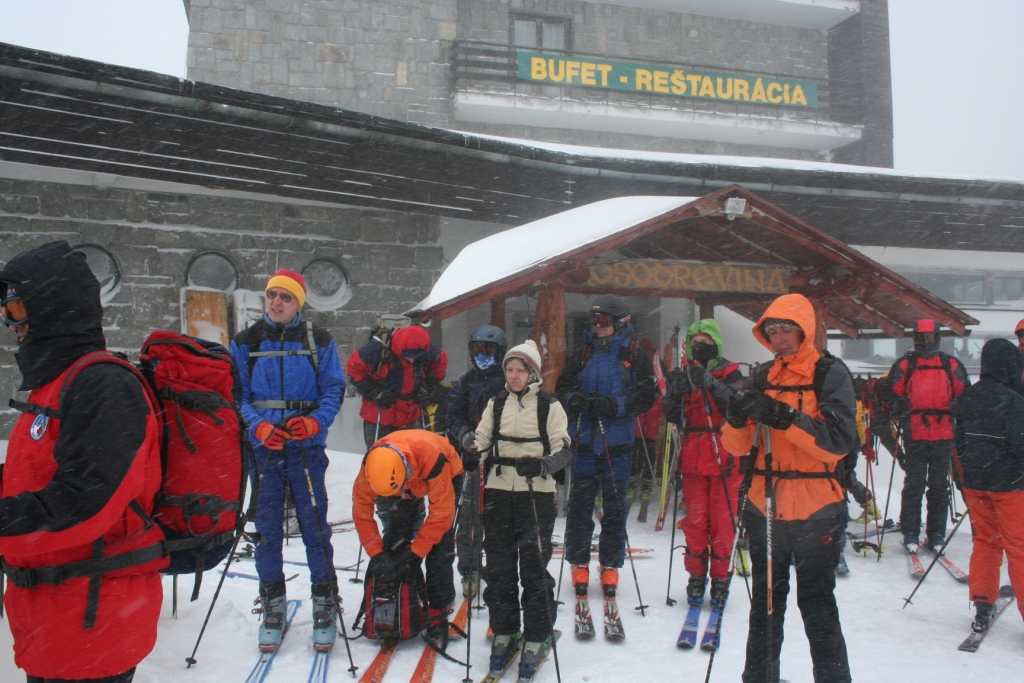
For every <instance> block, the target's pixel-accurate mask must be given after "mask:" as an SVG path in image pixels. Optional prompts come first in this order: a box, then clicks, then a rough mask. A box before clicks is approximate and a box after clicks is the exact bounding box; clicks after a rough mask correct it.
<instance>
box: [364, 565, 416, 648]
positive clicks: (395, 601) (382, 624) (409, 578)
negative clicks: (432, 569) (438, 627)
mask: <svg viewBox="0 0 1024 683" xmlns="http://www.w3.org/2000/svg"><path fill="white" fill-rule="evenodd" d="M363 588H364V590H363V604H362V605H360V607H359V614H357V615H356V628H358V626H359V621H360V619H361V618H365V620H366V621H365V623H364V624H363V633H364V634H365V635H366V637H367V638H370V639H371V640H383V641H388V642H395V641H399V640H408V639H409V638H414V637H416V636H417V635H419V633H420V631H422V630H423V629H425V628H426V627H427V621H428V619H429V616H428V611H427V594H426V587H425V584H424V581H423V571H422V570H421V569H420V568H419V567H418V566H417V567H415V568H414V569H411V570H409V572H408V573H407V575H406V576H403V577H402V578H401V579H396V580H388V581H382V580H381V579H379V578H377V577H376V576H375V575H373V574H372V573H370V572H367V575H366V583H365V584H364V587H363Z"/></svg>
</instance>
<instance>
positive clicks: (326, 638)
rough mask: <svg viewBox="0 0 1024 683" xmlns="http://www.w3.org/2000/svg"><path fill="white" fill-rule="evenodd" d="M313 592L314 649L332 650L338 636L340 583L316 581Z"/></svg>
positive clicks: (312, 588)
mask: <svg viewBox="0 0 1024 683" xmlns="http://www.w3.org/2000/svg"><path fill="white" fill-rule="evenodd" d="M311 591H312V594H313V649H314V650H316V651H317V652H330V650H331V648H333V647H334V641H335V640H336V639H337V638H338V626H337V620H338V604H339V602H340V600H339V598H338V584H337V582H335V581H324V582H322V583H314V584H313V585H312V586H311Z"/></svg>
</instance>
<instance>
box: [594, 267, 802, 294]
mask: <svg viewBox="0 0 1024 683" xmlns="http://www.w3.org/2000/svg"><path fill="white" fill-rule="evenodd" d="M589 268H590V277H589V278H588V279H587V282H586V284H585V285H584V286H585V287H595V288H597V287H602V288H608V287H615V288H617V289H644V290H664V291H666V292H743V293H752V294H788V293H789V269H787V268H779V267H773V266H754V265H728V264H724V263H700V262H697V261H641V260H627V261H616V262H614V263H593V264H591V265H590V267H589Z"/></svg>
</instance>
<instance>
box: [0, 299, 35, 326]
mask: <svg viewBox="0 0 1024 683" xmlns="http://www.w3.org/2000/svg"><path fill="white" fill-rule="evenodd" d="M0 315H2V316H3V320H4V325H8V326H14V325H24V324H25V323H27V322H28V311H27V310H25V302H24V301H22V300H21V297H20V296H11V297H8V298H6V299H4V300H3V302H2V303H0Z"/></svg>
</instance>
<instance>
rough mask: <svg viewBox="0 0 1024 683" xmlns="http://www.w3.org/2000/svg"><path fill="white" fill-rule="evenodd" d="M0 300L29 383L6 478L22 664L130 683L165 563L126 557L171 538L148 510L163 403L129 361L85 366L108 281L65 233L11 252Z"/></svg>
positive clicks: (45, 677) (145, 650)
mask: <svg viewBox="0 0 1024 683" xmlns="http://www.w3.org/2000/svg"><path fill="white" fill-rule="evenodd" d="M0 300H2V311H3V322H4V324H5V325H6V326H7V327H10V328H12V329H13V330H14V331H15V333H16V334H17V335H18V354H17V356H16V358H17V362H18V368H19V370H20V371H21V376H22V384H21V390H22V391H30V392H31V393H30V394H29V395H28V400H27V402H23V403H22V402H16V403H15V404H14V406H15V407H16V408H17V409H18V410H21V411H23V412H22V415H21V418H20V419H19V420H18V422H17V423H16V424H15V426H14V429H13V431H12V432H11V438H10V442H9V444H8V448H7V463H6V465H5V466H4V467H3V476H2V484H0V554H2V555H3V556H4V561H5V564H6V566H5V567H4V573H5V574H6V575H7V579H8V584H7V594H6V596H5V598H4V603H5V607H6V608H7V614H8V615H9V619H10V626H11V633H12V634H13V635H14V661H15V663H16V664H17V665H18V666H19V667H21V668H22V669H24V670H25V672H26V673H27V674H28V681H29V683H42V682H43V681H46V682H47V683H49V682H50V681H62V680H75V681H80V680H89V679H103V681H104V683H128V682H129V681H131V680H132V677H133V676H134V674H135V667H136V665H138V663H139V662H140V661H142V659H143V658H144V657H145V656H146V655H147V654H149V652H150V651H151V650H152V649H153V645H154V643H155V642H156V624H157V618H158V617H159V616H160V605H161V602H162V600H163V592H162V588H161V585H160V575H159V573H158V571H159V570H160V569H162V568H163V567H165V566H166V565H167V559H166V558H165V557H160V555H162V552H157V553H156V555H155V556H154V558H152V559H145V558H142V559H143V562H144V563H140V564H131V563H130V562H125V563H121V564H118V559H119V558H117V556H118V555H120V554H122V553H126V552H129V551H144V550H145V549H147V548H155V549H157V551H159V550H160V545H159V544H160V542H161V541H163V534H162V532H161V531H160V528H159V527H158V526H155V525H149V524H147V521H148V519H146V517H145V515H147V514H148V513H150V512H151V511H152V509H153V499H154V497H155V496H156V493H157V491H158V490H159V488H160V479H161V476H160V439H159V432H158V423H157V419H156V417H155V413H154V411H153V409H152V407H151V406H150V404H149V401H148V399H147V398H146V394H145V393H144V391H143V388H142V385H141V384H140V382H139V380H138V379H137V378H136V376H135V375H134V374H133V373H132V372H131V371H130V370H129V369H127V368H124V367H121V366H119V365H115V364H113V363H105V362H94V363H92V364H89V365H88V366H79V365H78V363H79V361H80V360H81V359H82V357H83V356H85V355H86V354H89V353H92V352H96V351H103V350H104V349H105V348H106V341H105V339H104V336H103V308H102V306H101V305H100V285H99V282H97V281H96V278H95V276H93V274H92V272H91V271H90V270H89V266H88V264H87V263H86V260H85V256H84V255H83V254H82V253H80V252H75V251H72V250H71V248H70V246H69V245H68V243H67V242H51V243H49V244H45V245H43V246H41V247H38V248H36V249H32V250H30V251H26V252H24V253H22V254H19V255H17V256H15V257H14V258H13V259H11V260H10V262H8V264H7V265H6V266H5V267H4V269H3V270H2V271H0ZM69 378H70V381H69V382H68V381H66V380H68V379H69ZM65 384H67V386H65ZM138 513H141V514H138ZM121 559H124V558H123V557H122V558H121ZM115 567H116V568H115Z"/></svg>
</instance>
